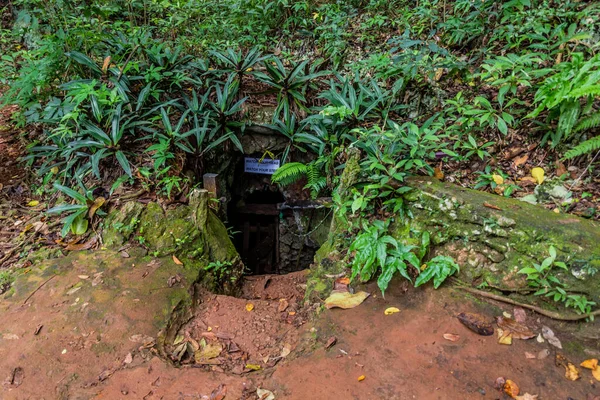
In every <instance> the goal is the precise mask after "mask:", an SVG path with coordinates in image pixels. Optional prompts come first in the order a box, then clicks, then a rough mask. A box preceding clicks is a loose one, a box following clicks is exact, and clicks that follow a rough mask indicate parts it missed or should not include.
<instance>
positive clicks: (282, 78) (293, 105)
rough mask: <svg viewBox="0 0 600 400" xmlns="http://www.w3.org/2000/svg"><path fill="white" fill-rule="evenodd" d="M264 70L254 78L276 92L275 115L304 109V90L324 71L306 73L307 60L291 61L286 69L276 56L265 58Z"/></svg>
mask: <svg viewBox="0 0 600 400" xmlns="http://www.w3.org/2000/svg"><path fill="white" fill-rule="evenodd" d="M264 66H265V70H266V73H265V72H257V73H256V74H255V76H256V78H257V79H258V80H259V81H261V82H263V83H265V84H267V85H269V86H270V87H271V88H272V89H270V91H271V92H274V93H276V94H277V107H276V108H275V116H278V115H281V114H282V113H283V115H289V114H290V112H294V113H297V112H298V111H300V110H304V111H306V110H307V108H306V105H305V104H306V102H307V101H306V97H305V94H306V90H307V88H308V84H309V83H310V81H311V80H312V79H315V78H317V77H319V76H323V75H324V74H326V72H324V71H323V72H312V73H307V71H306V69H307V66H308V61H307V60H305V61H302V62H298V63H291V64H290V68H289V69H287V68H286V67H285V66H284V64H283V62H282V61H281V59H279V58H278V57H275V56H273V57H270V58H267V59H266V60H265V62H264Z"/></svg>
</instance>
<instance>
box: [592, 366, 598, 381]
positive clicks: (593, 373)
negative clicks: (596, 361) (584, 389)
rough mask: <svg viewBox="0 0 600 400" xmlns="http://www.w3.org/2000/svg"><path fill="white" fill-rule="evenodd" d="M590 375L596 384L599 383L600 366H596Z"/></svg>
mask: <svg viewBox="0 0 600 400" xmlns="http://www.w3.org/2000/svg"><path fill="white" fill-rule="evenodd" d="M592 375H593V376H594V379H596V380H597V381H598V382H600V366H598V367H596V368H594V369H593V370H592Z"/></svg>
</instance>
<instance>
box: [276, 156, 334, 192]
mask: <svg viewBox="0 0 600 400" xmlns="http://www.w3.org/2000/svg"><path fill="white" fill-rule="evenodd" d="M321 167H322V165H321V164H317V163H316V162H315V161H312V162H310V163H309V164H302V163H299V162H291V163H287V164H284V165H282V166H281V167H279V169H277V171H275V173H274V174H273V176H272V177H271V181H272V182H273V183H276V184H279V185H282V186H288V185H291V184H294V183H296V182H298V181H299V180H300V179H302V178H303V177H306V179H307V181H308V182H307V184H306V185H305V186H304V189H309V190H310V194H311V196H312V197H313V198H316V197H317V196H318V195H319V192H321V190H323V189H325V187H326V186H327V178H326V177H325V176H324V175H323V174H322V171H321Z"/></svg>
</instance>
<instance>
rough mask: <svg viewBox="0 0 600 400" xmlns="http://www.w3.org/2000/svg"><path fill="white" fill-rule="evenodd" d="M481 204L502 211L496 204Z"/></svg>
mask: <svg viewBox="0 0 600 400" xmlns="http://www.w3.org/2000/svg"><path fill="white" fill-rule="evenodd" d="M483 206H484V207H487V208H491V209H492V210H498V211H502V209H501V208H500V207H498V206H496V205H494V204H490V203H487V202H484V203H483Z"/></svg>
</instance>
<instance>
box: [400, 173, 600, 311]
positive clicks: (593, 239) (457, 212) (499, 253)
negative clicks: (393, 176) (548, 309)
mask: <svg viewBox="0 0 600 400" xmlns="http://www.w3.org/2000/svg"><path fill="white" fill-rule="evenodd" d="M410 184H411V185H412V186H414V187H415V188H416V189H417V190H416V191H415V194H416V197H414V198H412V199H411V200H412V201H411V203H410V207H411V210H412V212H413V215H414V217H413V219H412V220H411V221H410V225H411V228H412V229H414V230H418V231H428V232H430V233H431V235H432V236H431V238H432V243H434V244H435V249H434V253H435V254H446V255H452V256H453V257H454V258H455V259H456V260H457V261H458V262H459V264H460V265H461V267H463V268H462V270H461V279H463V280H466V281H469V282H473V283H475V284H481V283H485V284H487V285H489V286H492V287H496V288H500V289H502V290H508V291H510V290H519V289H522V288H525V287H527V282H526V279H525V276H524V275H522V274H518V273H517V272H518V271H519V270H520V269H521V268H524V267H529V266H531V265H532V263H534V262H536V263H540V262H541V261H542V260H543V259H544V258H546V257H548V249H549V247H550V246H554V247H556V249H557V250H558V259H559V260H560V261H564V262H565V263H566V264H567V265H568V266H569V270H568V271H563V270H558V269H557V270H556V272H555V275H556V276H557V277H558V278H559V279H560V281H561V282H563V283H564V284H565V285H566V287H567V289H568V290H569V291H572V292H580V293H584V294H586V295H587V296H588V298H590V299H592V300H594V301H596V302H598V301H600V291H599V290H598V289H599V288H600V273H596V272H598V270H599V269H600V224H598V223H597V222H594V221H590V220H586V219H582V218H579V217H576V216H573V215H568V214H556V213H553V212H550V211H548V210H546V209H544V208H542V207H539V206H535V205H531V204H528V203H525V202H521V201H518V200H515V199H509V198H505V197H501V196H496V195H493V194H490V193H485V192H480V191H476V190H470V189H465V188H462V187H458V186H455V185H451V184H446V183H442V182H439V181H437V180H435V179H426V178H415V179H412V180H411V181H410ZM490 205H491V207H490ZM404 237H405V236H404Z"/></svg>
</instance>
